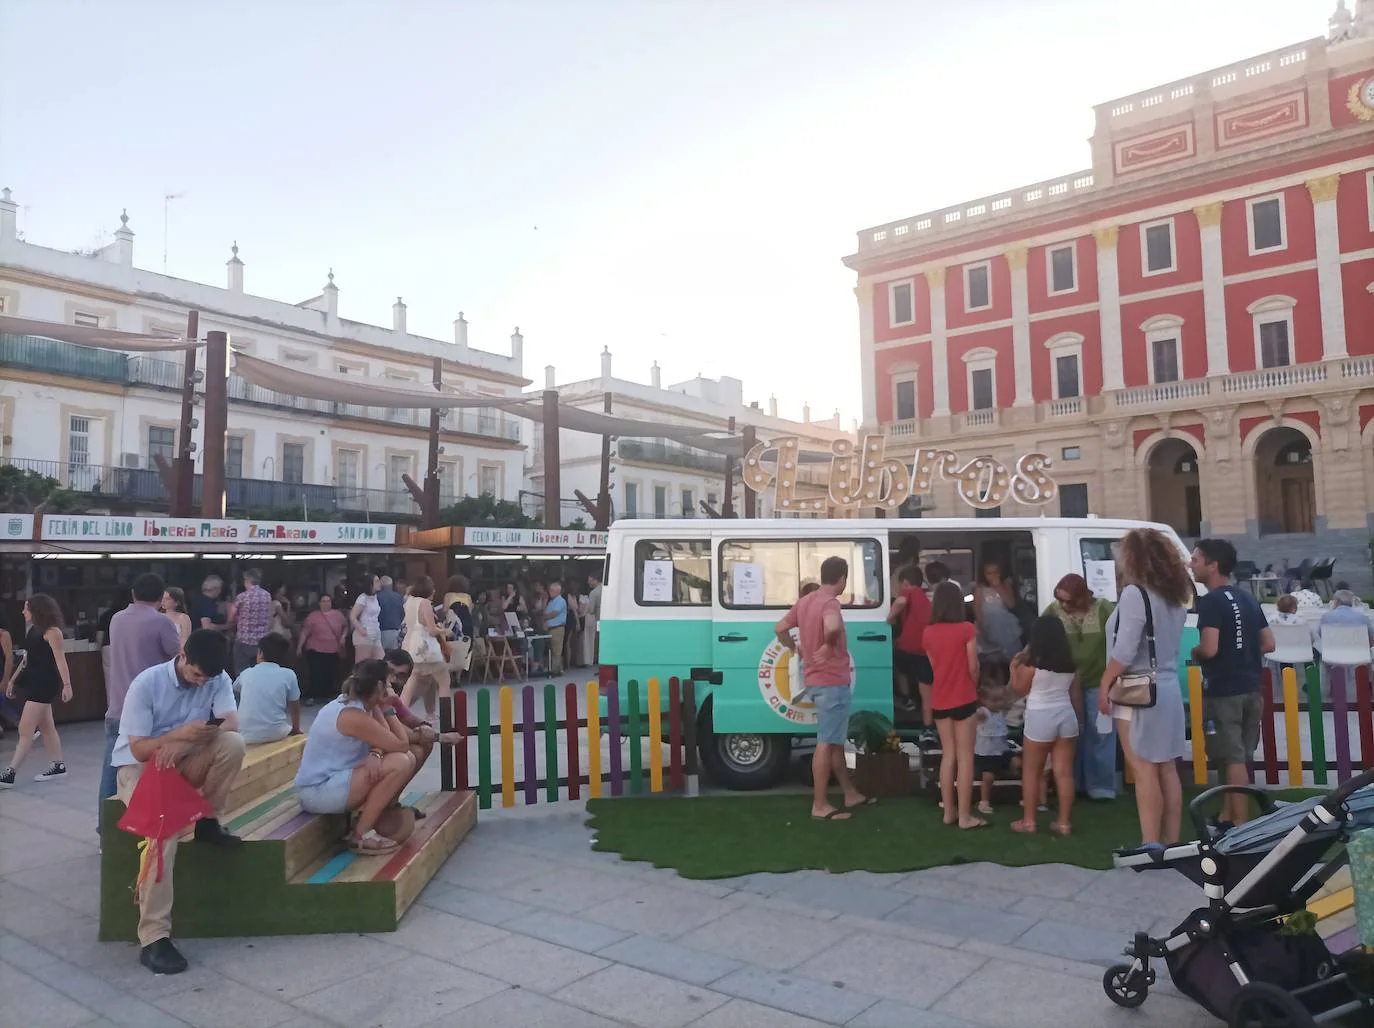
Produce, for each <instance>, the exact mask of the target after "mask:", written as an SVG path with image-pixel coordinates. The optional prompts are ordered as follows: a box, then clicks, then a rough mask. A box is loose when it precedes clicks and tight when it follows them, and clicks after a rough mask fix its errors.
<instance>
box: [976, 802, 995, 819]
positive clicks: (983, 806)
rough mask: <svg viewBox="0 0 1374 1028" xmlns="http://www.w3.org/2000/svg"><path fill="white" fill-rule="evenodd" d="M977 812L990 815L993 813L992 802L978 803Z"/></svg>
mask: <svg viewBox="0 0 1374 1028" xmlns="http://www.w3.org/2000/svg"><path fill="white" fill-rule="evenodd" d="M978 813H980V814H984V815H988V816H991V814H992V813H993V810H992V804H991V803H980V804H978Z"/></svg>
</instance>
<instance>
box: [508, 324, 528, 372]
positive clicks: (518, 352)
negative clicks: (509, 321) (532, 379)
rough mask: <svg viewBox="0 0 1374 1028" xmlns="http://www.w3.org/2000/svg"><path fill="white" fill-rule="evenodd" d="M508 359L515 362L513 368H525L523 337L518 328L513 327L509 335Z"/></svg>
mask: <svg viewBox="0 0 1374 1028" xmlns="http://www.w3.org/2000/svg"><path fill="white" fill-rule="evenodd" d="M510 357H511V360H513V361H515V366H516V367H517V368H518V369H520V370H522V371H523V370H524V367H525V337H524V336H522V335H521V334H520V326H519V325H516V326H515V331H514V332H512V333H511V334H510Z"/></svg>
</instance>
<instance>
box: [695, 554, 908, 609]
mask: <svg viewBox="0 0 1374 1028" xmlns="http://www.w3.org/2000/svg"><path fill="white" fill-rule="evenodd" d="M827 557H843V558H844V559H845V560H847V561H848V562H849V582H848V585H847V586H846V588H845V591H844V593H843V594H842V595H841V596H840V604H841V605H842V606H845V607H879V606H881V605H882V602H883V578H884V573H883V566H882V546H881V545H879V543H878V540H876V539H803V540H791V539H789V540H786V541H784V540H774V539H767V540H755V539H733V540H729V541H727V542H724V543H722V544H721V548H720V575H719V579H720V602H721V604H722V605H723V606H725V607H727V608H730V609H732V610H741V609H743V610H762V609H774V610H787V609H788V608H790V607H791V606H792V604H794V603H796V602H797V599H798V597H799V596H800V595H801V589H802V586H803V585H805V584H806V583H808V582H819V581H820V580H821V564H822V563H823V562H824V561H825V559H826V558H827Z"/></svg>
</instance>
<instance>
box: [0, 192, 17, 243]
mask: <svg viewBox="0 0 1374 1028" xmlns="http://www.w3.org/2000/svg"><path fill="white" fill-rule="evenodd" d="M18 229H19V205H18V204H17V203H15V202H14V201H13V200H11V199H10V190H9V187H8V186H6V187H5V188H4V189H0V243H6V242H9V241H10V240H12V239H14V238H15V237H16V236H17V235H18Z"/></svg>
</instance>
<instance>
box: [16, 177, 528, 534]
mask: <svg viewBox="0 0 1374 1028" xmlns="http://www.w3.org/2000/svg"><path fill="white" fill-rule="evenodd" d="M16 220H17V204H16V202H15V201H14V199H13V198H12V196H11V193H10V190H8V189H5V190H4V191H3V193H0V314H6V315H12V316H16V317H21V318H30V319H35V320H40V321H51V322H61V323H65V324H76V325H88V326H94V327H99V328H106V329H115V330H120V331H126V332H140V333H154V332H165V333H169V334H177V335H179V334H183V333H185V331H186V325H187V314H188V312H189V311H192V310H196V311H199V312H200V314H199V332H200V337H201V338H204V334H205V333H206V332H208V331H213V330H222V331H225V332H227V333H228V334H229V338H230V344H231V346H232V347H233V348H235V349H238V350H242V351H245V352H247V353H251V354H254V355H256V356H258V357H262V358H265V359H268V360H272V361H279V362H281V363H283V364H294V365H299V366H301V367H303V368H309V369H312V370H316V371H319V372H321V373H329V374H346V375H350V376H358V377H360V378H363V379H376V380H377V381H379V382H387V383H407V382H409V383H415V384H416V385H417V386H418V385H420V384H422V383H423V384H429V383H430V382H431V380H432V376H433V360H434V358H436V357H438V358H441V359H442V360H443V381H444V384H445V386H446V387H450V388H454V389H460V390H463V391H467V392H476V393H488V394H490V395H491V396H493V397H505V396H513V395H519V394H520V393H521V392H522V391H523V388H524V386H526V385H528V384H529V380H528V379H526V378H525V377H524V375H523V371H522V367H523V338H522V337H521V335H520V332H519V329H516V331H515V334H514V335H512V336H511V339H510V350H509V353H490V352H487V351H484V350H478V349H474V348H472V347H470V346H469V345H468V338H467V337H468V323H467V321H466V320H465V319H464V317H463V315H462V314H459V316H458V319H457V320H456V321H455V322H454V336H453V339H452V340H449V341H441V340H437V339H429V338H426V337H423V336H418V335H415V334H413V333H411V332H409V331H407V328H406V313H407V312H406V306H405V304H404V303H403V302H402V301H401V299H400V298H397V301H396V305H395V307H394V308H393V311H392V319H393V320H392V325H391V327H390V328H384V327H378V326H375V325H369V324H364V323H362V322H357V321H350V320H347V319H344V318H341V317H340V316H339V288H338V287H337V286H336V285H335V284H334V275H333V272H332V271H331V272H330V273H329V275H328V279H327V281H326V284H325V286H324V288H323V289H322V290H321V292H320V295H318V296H315V297H312V298H311V299H308V300H305V301H303V302H301V303H298V304H290V303H284V302H281V301H278V300H271V299H267V298H264V297H260V296H254V295H252V294H251V293H248V292H246V291H245V288H244V278H245V276H244V271H245V269H244V264H243V262H242V261H241V260H240V258H239V255H238V246H237V244H236V245H235V246H234V247H233V251H232V256H231V258H230V260H229V261H228V264H227V275H226V283H225V285H224V286H222V287H217V286H210V285H205V284H202V283H199V282H190V281H186V280H184V279H179V278H174V277H171V276H168V275H165V274H158V273H155V272H152V271H148V270H146V269H144V268H140V267H137V266H135V264H134V233H133V231H132V230H131V229H130V228H129V225H128V218H127V217H123V218H121V228H120V229H119V230H118V231H117V232H116V233H115V234H114V241H113V242H112V243H111V244H110V245H109V246H106V247H104V248H103V249H100V250H97V251H94V252H91V253H69V252H65V251H61V250H56V249H51V248H48V247H44V246H39V245H37V244H35V243H34V242H31V241H27V240H25V239H23V238H22V237H21V236H20V235H19V234H18V232H17V230H16V229H17V225H16ZM182 369H183V365H182V363H181V359H180V356H179V355H177V356H176V357H175V358H174V359H172V358H169V356H168V355H166V354H158V355H147V354H132V355H126V354H124V353H119V352H115V351H110V350H97V349H92V348H89V347H82V346H75V345H71V344H68V343H62V342H55V341H52V340H47V339H42V338H37V337H26V336H6V335H0V463H3V464H8V465H12V466H17V467H19V468H24V469H27V470H31V471H37V472H41V473H43V474H45V475H48V476H49V477H52V478H55V479H58V480H59V481H60V482H61V483H62V484H63V485H64V486H66V487H68V488H70V489H73V490H75V491H77V492H79V493H82V494H84V495H85V496H87V497H88V498H89V500H90V503H91V505H92V509H101V508H102V507H110V508H118V509H120V510H124V511H127V510H138V509H146V510H149V511H158V510H162V509H165V508H166V507H167V505H168V502H169V497H168V496H167V491H166V489H165V487H164V485H163V483H162V481H161V477H160V476H159V474H158V472H157V464H156V460H157V458H158V457H159V456H161V457H165V458H167V459H168V460H170V459H172V458H173V457H174V455H175V454H176V452H177V427H178V425H179V422H180V403H181V388H182V381H183V370H182ZM441 424H442V438H441V446H442V450H443V452H442V454H441V457H440V465H441V473H442V477H441V495H442V500H443V502H444V503H446V504H447V503H451V502H453V500H454V499H456V498H458V497H462V496H466V495H479V494H482V493H490V494H492V495H494V496H496V497H498V498H501V499H508V500H514V499H516V498H517V496H518V494H519V490H520V487H521V484H522V481H521V479H522V475H523V472H524V465H525V452H524V451H525V444H524V441H523V439H524V434H525V433H526V432H527V431H528V429H526V428H525V427H524V423H523V422H522V421H521V420H519V419H517V418H513V417H510V416H509V415H506V414H503V413H502V412H501V411H499V410H496V409H486V408H481V409H465V410H460V411H452V412H448V413H447V414H446V415H445V417H444V419H443V421H442V422H441ZM428 432H429V412H428V411H424V410H394V409H386V408H379V407H365V406H359V405H354V404H336V403H327V402H322V401H315V400H308V399H304V398H302V397H299V396H287V395H284V394H280V393H276V392H272V391H270V390H266V389H262V388H259V387H257V386H254V385H251V384H249V383H248V382H246V381H245V380H244V379H243V378H241V377H240V376H238V375H236V374H233V373H232V372H231V374H230V377H229V431H228V443H227V453H226V462H225V464H226V472H225V473H226V487H227V488H226V492H227V496H228V503H229V509H230V510H231V511H239V512H242V511H244V510H259V511H267V510H270V511H274V512H276V514H275V516H278V517H280V516H284V515H285V514H287V513H291V512H295V513H297V514H298V515H299V516H300V517H301V518H302V520H311V519H317V518H318V517H320V516H324V515H327V514H340V515H348V516H356V517H359V518H361V517H365V516H369V515H371V514H389V515H400V516H408V515H415V514H417V513H418V507H417V506H416V505H415V503H414V502H413V501H412V499H411V497H410V494H409V493H408V491H407V490H406V488H405V485H404V483H403V479H402V476H404V475H409V476H411V477H412V478H413V479H414V480H415V481H417V482H419V481H420V480H422V479H423V477H424V474H425V469H426V459H427V450H428ZM193 435H194V436H195V441H196V444H197V446H196V464H197V474H198V473H199V465H200V453H201V446H200V443H201V439H200V438H199V436H200V433H199V432H195V433H193Z"/></svg>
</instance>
